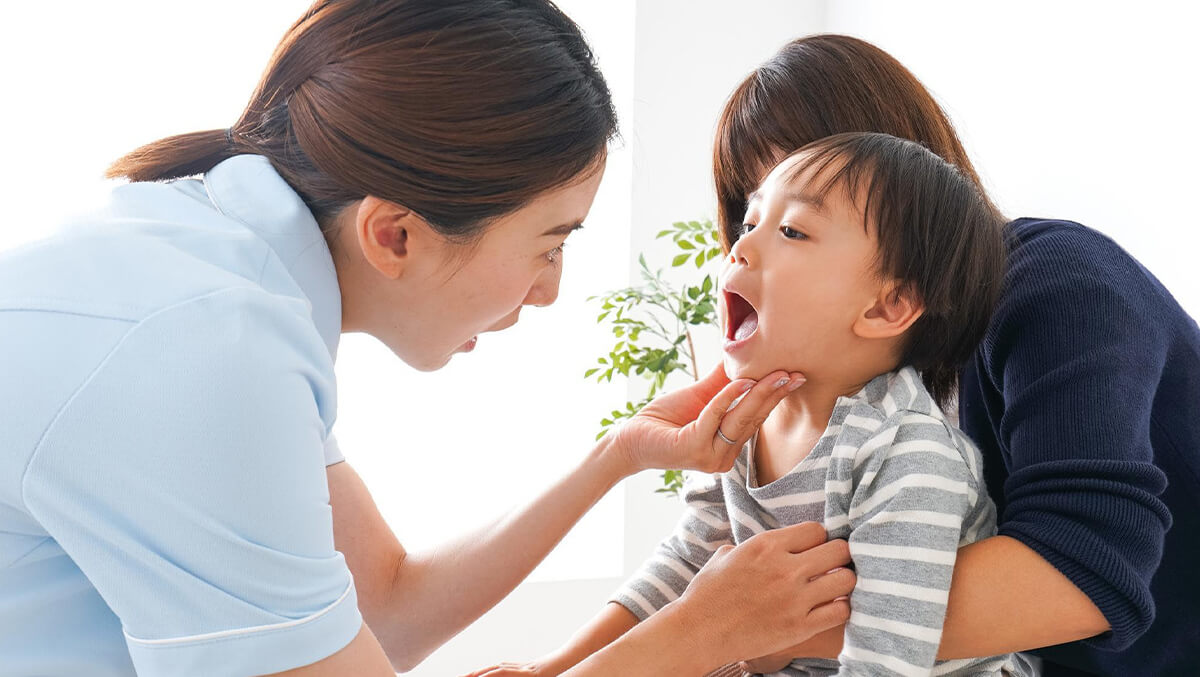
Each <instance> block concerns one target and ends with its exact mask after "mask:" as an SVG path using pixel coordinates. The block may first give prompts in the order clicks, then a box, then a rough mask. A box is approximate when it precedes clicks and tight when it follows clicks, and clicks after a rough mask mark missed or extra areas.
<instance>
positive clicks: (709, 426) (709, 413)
mask: <svg viewBox="0 0 1200 677" xmlns="http://www.w3.org/2000/svg"><path fill="white" fill-rule="evenodd" d="M754 385H755V383H754V381H751V380H750V379H738V380H736V381H733V382H732V383H730V384H729V385H727V386H725V387H724V388H722V389H721V391H720V392H718V393H717V394H716V396H715V397H713V398H712V399H711V400H709V402H708V404H706V405H704V410H703V411H701V412H700V416H698V417H697V418H696V433H697V435H698V436H699V437H700V438H701V439H709V438H711V437H715V436H716V434H717V430H719V429H720V425H721V418H722V417H724V416H725V412H727V411H729V408H730V407H732V406H733V403H734V402H735V401H737V398H739V397H741V396H742V395H746V391H747V390H751V389H752V388H754ZM747 397H749V396H748V395H747ZM731 439H732V438H731Z"/></svg>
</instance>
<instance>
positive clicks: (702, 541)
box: [612, 473, 733, 621]
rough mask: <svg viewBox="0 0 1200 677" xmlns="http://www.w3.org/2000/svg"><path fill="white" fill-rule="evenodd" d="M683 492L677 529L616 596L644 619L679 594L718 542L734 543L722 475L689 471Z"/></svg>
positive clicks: (634, 613) (677, 597) (623, 604)
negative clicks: (722, 487) (682, 506)
mask: <svg viewBox="0 0 1200 677" xmlns="http://www.w3.org/2000/svg"><path fill="white" fill-rule="evenodd" d="M683 497H684V502H685V503H686V505H687V507H686V509H685V510H684V513H683V516H682V517H680V519H679V523H678V525H677V526H676V527H675V531H674V533H672V534H671V536H670V537H668V538H667V539H666V540H664V541H663V542H662V543H659V545H658V547H657V548H655V551H654V555H652V556H651V557H650V559H649V560H647V561H646V562H645V563H644V564H643V565H642V567H641V569H639V570H638V572H637V573H636V574H634V576H633V578H631V579H630V580H629V581H628V582H626V583H625V584H624V585H623V586H622V587H621V589H620V590H618V591H617V593H616V595H614V597H613V599H612V601H614V602H616V603H618V604H620V605H621V606H623V607H625V608H626V609H629V611H630V612H632V613H633V615H635V616H637V618H638V620H639V621H644V620H646V619H647V618H649V617H650V616H652V615H653V614H654V613H655V612H656V611H658V610H659V609H661V608H663V607H664V606H666V605H667V604H670V603H671V602H673V601H675V600H676V599H679V596H680V595H682V594H683V592H684V590H686V589H687V586H688V583H690V582H691V580H692V578H694V577H695V576H696V574H697V573H698V572H699V571H700V569H701V568H702V567H703V566H704V565H705V563H707V562H708V560H709V558H711V557H712V555H713V553H714V552H716V551H717V548H720V547H721V546H722V545H733V529H732V527H731V526H730V523H729V513H728V511H727V510H726V508H725V500H724V496H723V495H722V492H721V475H708V474H701V473H694V474H692V475H689V476H688V479H687V482H686V484H685V486H684V494H683Z"/></svg>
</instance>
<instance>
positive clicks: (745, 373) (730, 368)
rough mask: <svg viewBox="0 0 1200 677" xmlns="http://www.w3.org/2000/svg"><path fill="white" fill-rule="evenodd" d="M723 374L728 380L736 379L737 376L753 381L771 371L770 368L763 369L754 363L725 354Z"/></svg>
mask: <svg viewBox="0 0 1200 677" xmlns="http://www.w3.org/2000/svg"><path fill="white" fill-rule="evenodd" d="M724 365H725V376H726V377H727V378H728V379H729V380H730V381H736V380H737V379H739V378H749V379H754V380H755V381H757V380H759V379H761V378H763V377H764V376H766V375H767V374H770V373H771V371H772V370H771V369H767V370H763V369H762V368H760V367H758V366H757V365H755V364H748V363H746V362H743V361H741V360H736V359H734V358H732V357H730V356H729V355H726V356H725V359H724Z"/></svg>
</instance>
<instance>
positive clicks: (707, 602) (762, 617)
mask: <svg viewBox="0 0 1200 677" xmlns="http://www.w3.org/2000/svg"><path fill="white" fill-rule="evenodd" d="M825 537H826V534H825V530H824V529H823V528H822V527H821V525H819V524H817V523H815V522H805V523H803V524H796V525H792V526H788V527H783V528H780V529H773V530H771V531H766V532H763V533H760V534H757V535H755V536H753V537H751V538H749V539H747V540H746V541H745V542H743V543H742V544H740V545H738V546H736V547H734V546H729V545H725V546H721V547H720V548H718V549H717V551H716V553H715V554H714V555H713V556H712V558H711V559H709V561H708V562H707V563H706V564H705V565H704V567H703V568H702V569H701V570H700V572H699V573H698V574H696V577H695V578H694V579H692V581H691V583H690V584H689V585H688V587H687V590H686V591H684V593H683V596H681V597H680V598H679V600H677V601H676V602H675V603H674V604H671V605H668V606H667V607H666V609H669V608H671V607H672V606H675V607H677V608H676V611H677V612H678V613H679V614H681V615H686V616H687V617H688V618H691V619H694V620H693V625H694V626H695V627H696V629H697V630H700V628H701V627H704V628H705V629H706V630H707V632H697V634H698V635H702V637H700V639H701V641H711V642H718V644H719V645H720V646H722V647H723V649H724V650H725V651H728V652H729V653H728V654H727V658H728V660H727V661H725V662H728V661H729V660H739V659H743V658H744V657H746V656H766V657H771V658H776V656H775V654H776V653H777V652H780V651H784V650H786V649H787V648H788V647H791V646H793V645H795V644H796V643H797V642H802V641H804V640H805V639H808V638H809V637H812V636H813V635H815V634H816V633H818V632H821V631H823V630H826V629H828V628H831V627H834V626H836V625H841V624H842V623H845V622H846V620H847V619H848V618H849V617H850V603H849V601H847V596H848V595H849V594H850V592H851V591H852V590H853V589H854V583H855V580H856V579H855V576H854V573H853V572H851V571H850V570H849V569H844V568H842V567H844V566H846V565H847V564H848V563H849V562H850V546H849V545H848V544H847V543H846V541H842V540H832V541H829V542H825ZM666 609H664V611H665V610H666ZM660 613H661V612H660ZM709 633H711V634H709Z"/></svg>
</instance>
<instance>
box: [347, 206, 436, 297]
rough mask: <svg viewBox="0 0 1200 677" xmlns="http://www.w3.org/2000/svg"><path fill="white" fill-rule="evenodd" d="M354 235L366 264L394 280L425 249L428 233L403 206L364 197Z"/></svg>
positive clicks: (410, 211) (356, 214)
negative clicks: (416, 254) (414, 256)
mask: <svg viewBox="0 0 1200 677" xmlns="http://www.w3.org/2000/svg"><path fill="white" fill-rule="evenodd" d="M354 234H355V238H356V239H357V241H358V246H359V248H361V249H362V252H363V257H364V258H365V259H366V260H367V262H368V263H370V264H371V266H372V267H373V268H375V269H376V270H378V271H379V272H380V273H382V274H383V275H384V276H385V277H387V278H389V279H392V280H395V279H397V278H399V277H400V275H401V274H403V272H404V269H405V268H406V267H408V266H409V265H411V262H412V260H413V255H414V253H416V252H418V251H420V250H421V249H423V248H425V247H426V246H428V244H429V240H430V237H429V236H430V235H432V230H431V229H430V228H429V225H428V224H426V223H425V222H424V221H423V220H422V219H421V217H419V216H417V215H416V214H415V213H414V212H413V211H412V210H410V209H408V208H407V207H403V206H401V205H398V204H396V203H394V202H388V201H387V200H383V199H380V198H377V197H374V196H371V195H368V196H366V197H364V198H363V199H362V201H360V202H359V204H358V209H357V210H356V213H355V215H354Z"/></svg>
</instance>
